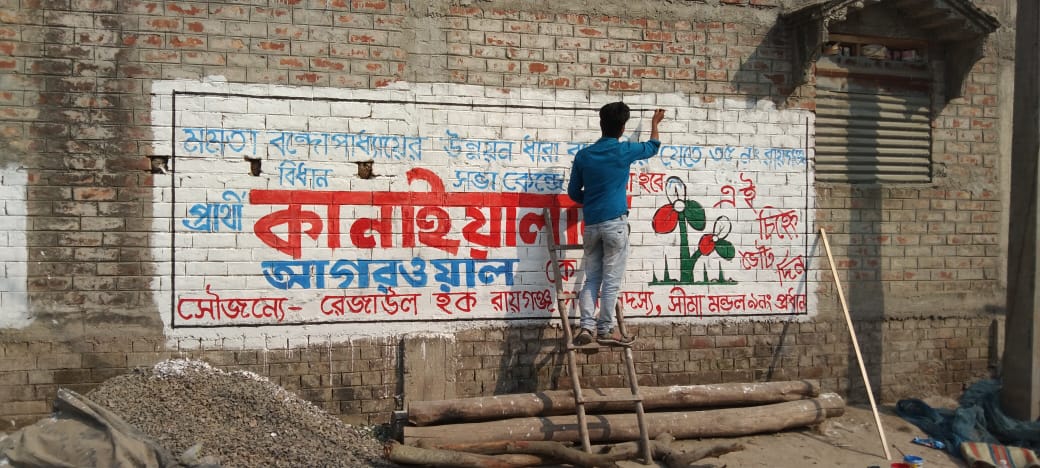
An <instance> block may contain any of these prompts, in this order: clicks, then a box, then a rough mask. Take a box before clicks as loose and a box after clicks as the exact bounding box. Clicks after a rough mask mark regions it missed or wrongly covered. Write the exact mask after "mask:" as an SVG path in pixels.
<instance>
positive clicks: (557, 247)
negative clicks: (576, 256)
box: [549, 244, 585, 250]
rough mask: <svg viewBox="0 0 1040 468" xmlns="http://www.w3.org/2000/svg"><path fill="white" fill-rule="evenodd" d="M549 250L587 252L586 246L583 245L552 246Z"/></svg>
mask: <svg viewBox="0 0 1040 468" xmlns="http://www.w3.org/2000/svg"><path fill="white" fill-rule="evenodd" d="M549 248H550V249H553V250H585V246H584V245H583V244H560V245H550V246H549Z"/></svg>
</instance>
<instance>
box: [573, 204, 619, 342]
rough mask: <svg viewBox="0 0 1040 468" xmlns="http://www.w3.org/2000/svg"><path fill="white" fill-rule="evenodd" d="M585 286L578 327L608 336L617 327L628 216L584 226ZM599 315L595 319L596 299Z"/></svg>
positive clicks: (581, 294)
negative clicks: (616, 312) (615, 307)
mask: <svg viewBox="0 0 1040 468" xmlns="http://www.w3.org/2000/svg"><path fill="white" fill-rule="evenodd" d="M584 237H585V239H584V242H585V284H584V285H583V286H582V288H581V293H580V294H579V296H578V307H579V308H580V310H581V320H580V321H579V325H580V326H581V328H584V329H587V330H596V331H597V332H599V333H601V334H602V333H606V332H608V331H610V329H612V328H614V306H615V304H616V303H617V298H618V294H619V293H620V292H621V282H622V281H623V280H624V277H625V261H626V260H627V259H628V249H629V243H628V216H627V215H622V216H620V217H617V218H614V219H610V220H607V221H604V222H602V223H596V224H592V225H588V224H586V225H585V234H584ZM597 299H599V315H598V317H597V316H596V300H597Z"/></svg>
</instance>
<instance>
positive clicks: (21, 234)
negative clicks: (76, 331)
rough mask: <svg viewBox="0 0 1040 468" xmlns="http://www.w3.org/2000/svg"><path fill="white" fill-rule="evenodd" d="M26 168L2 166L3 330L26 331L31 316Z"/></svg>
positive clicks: (0, 293) (0, 315) (0, 276)
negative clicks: (28, 279)
mask: <svg viewBox="0 0 1040 468" xmlns="http://www.w3.org/2000/svg"><path fill="white" fill-rule="evenodd" d="M27 185H28V176H27V174H26V172H25V170H24V169H21V168H17V167H12V166H4V167H0V328H24V327H26V326H28V325H29V324H30V323H32V316H31V315H30V314H29V295H28V287H27V286H28V283H27V274H28V252H27V250H26V249H27V247H26V235H25V233H26V231H25V230H26V213H27V209H26V186H27Z"/></svg>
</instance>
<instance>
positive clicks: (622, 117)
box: [599, 102, 629, 138]
mask: <svg viewBox="0 0 1040 468" xmlns="http://www.w3.org/2000/svg"><path fill="white" fill-rule="evenodd" d="M628 117H629V111H628V105H627V104H625V103H623V102H612V103H610V104H607V105H605V106H603V107H600V108H599V128H600V130H602V131H603V136H605V137H611V138H618V137H620V136H621V132H623V131H624V130H625V123H626V122H628Z"/></svg>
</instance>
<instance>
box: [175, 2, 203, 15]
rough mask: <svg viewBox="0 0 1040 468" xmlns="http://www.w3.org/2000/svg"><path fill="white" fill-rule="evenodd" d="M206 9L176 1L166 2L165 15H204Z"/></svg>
mask: <svg viewBox="0 0 1040 468" xmlns="http://www.w3.org/2000/svg"><path fill="white" fill-rule="evenodd" d="M205 14H206V10H205V9H202V8H199V7H198V6H195V5H188V6H184V5H181V4H178V3H167V4H166V15H167V16H200V15H205Z"/></svg>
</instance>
